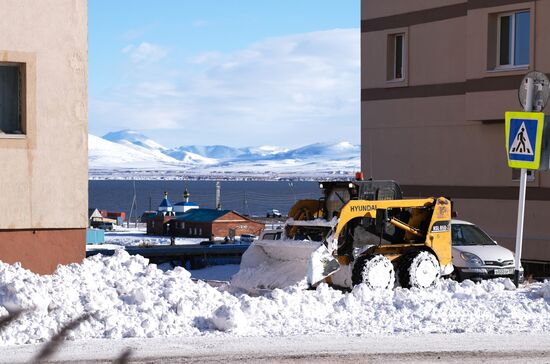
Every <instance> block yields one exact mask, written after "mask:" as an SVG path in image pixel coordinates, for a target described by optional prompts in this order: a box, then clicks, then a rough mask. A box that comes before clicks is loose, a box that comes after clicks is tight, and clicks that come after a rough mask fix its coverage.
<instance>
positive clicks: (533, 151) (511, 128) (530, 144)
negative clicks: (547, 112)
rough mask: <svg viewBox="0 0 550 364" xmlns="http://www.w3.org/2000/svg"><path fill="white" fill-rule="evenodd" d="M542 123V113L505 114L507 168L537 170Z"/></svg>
mask: <svg viewBox="0 0 550 364" xmlns="http://www.w3.org/2000/svg"><path fill="white" fill-rule="evenodd" d="M543 123H544V114H543V113H537V112H507V113H506V151H507V155H508V166H509V167H512V168H526V169H538V168H539V164H540V152H541V142H542V129H543Z"/></svg>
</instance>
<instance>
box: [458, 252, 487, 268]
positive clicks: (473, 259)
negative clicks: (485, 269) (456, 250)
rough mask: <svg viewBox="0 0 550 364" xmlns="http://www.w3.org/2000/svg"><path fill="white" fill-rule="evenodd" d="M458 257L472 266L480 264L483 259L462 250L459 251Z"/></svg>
mask: <svg viewBox="0 0 550 364" xmlns="http://www.w3.org/2000/svg"><path fill="white" fill-rule="evenodd" d="M460 257H461V258H462V259H464V260H465V261H466V262H467V263H469V264H471V265H474V266H482V265H483V260H481V258H480V257H478V256H477V255H475V254H472V253H467V252H462V253H460Z"/></svg>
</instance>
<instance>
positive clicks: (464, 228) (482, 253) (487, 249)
mask: <svg viewBox="0 0 550 364" xmlns="http://www.w3.org/2000/svg"><path fill="white" fill-rule="evenodd" d="M451 236H452V240H453V265H454V268H455V269H454V272H453V273H452V274H451V277H453V278H455V279H457V280H459V281H462V280H464V279H471V280H474V281H475V280H482V279H487V278H496V277H509V278H513V277H514V253H512V252H511V251H510V250H508V249H506V248H504V247H502V246H500V245H498V244H497V242H496V241H494V240H493V239H491V237H489V235H487V234H486V233H485V232H484V231H483V230H481V229H480V228H479V227H477V226H476V225H474V224H472V223H471V222H467V221H461V220H451ZM522 276H523V268H521V270H520V280H521V279H522Z"/></svg>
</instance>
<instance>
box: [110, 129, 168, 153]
mask: <svg viewBox="0 0 550 364" xmlns="http://www.w3.org/2000/svg"><path fill="white" fill-rule="evenodd" d="M103 139H107V140H109V141H111V142H115V143H119V144H134V145H137V146H139V147H143V148H146V149H150V150H166V149H167V148H165V147H163V146H162V145H160V144H159V143H157V142H155V141H154V140H152V139H149V138H147V137H146V136H145V135H143V134H140V133H138V132H137V131H134V130H128V129H126V130H120V131H114V132H111V133H107V134H105V135H104V136H103Z"/></svg>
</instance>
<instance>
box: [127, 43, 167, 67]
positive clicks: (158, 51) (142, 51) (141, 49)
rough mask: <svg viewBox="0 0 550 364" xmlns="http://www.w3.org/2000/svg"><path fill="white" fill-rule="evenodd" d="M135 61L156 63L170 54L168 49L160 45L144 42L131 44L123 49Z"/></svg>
mask: <svg viewBox="0 0 550 364" xmlns="http://www.w3.org/2000/svg"><path fill="white" fill-rule="evenodd" d="M122 53H124V54H127V55H128V56H129V57H130V60H131V61H132V62H133V63H154V62H158V61H160V60H162V59H163V58H165V57H166V56H167V55H168V51H167V50H166V49H165V48H164V47H161V46H159V45H155V44H151V43H148V42H143V43H141V44H139V45H137V46H135V45H133V44H130V45H127V46H126V47H124V48H123V49H122Z"/></svg>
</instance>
